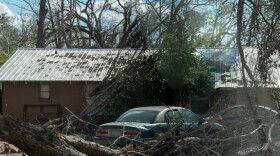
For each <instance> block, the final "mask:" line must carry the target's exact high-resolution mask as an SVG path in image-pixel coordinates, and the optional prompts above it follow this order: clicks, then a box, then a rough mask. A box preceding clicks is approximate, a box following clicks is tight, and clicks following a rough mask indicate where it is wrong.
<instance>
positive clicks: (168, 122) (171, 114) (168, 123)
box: [158, 109, 183, 133]
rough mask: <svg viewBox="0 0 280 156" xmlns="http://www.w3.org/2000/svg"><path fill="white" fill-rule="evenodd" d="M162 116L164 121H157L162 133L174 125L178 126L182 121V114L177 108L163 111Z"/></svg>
mask: <svg viewBox="0 0 280 156" xmlns="http://www.w3.org/2000/svg"><path fill="white" fill-rule="evenodd" d="M163 117H164V122H163V123H158V126H159V127H160V131H161V132H163V133H166V132H167V131H169V130H170V129H174V127H175V126H176V127H178V126H179V125H181V124H182V123H183V119H182V115H181V112H180V111H179V109H170V110H168V111H166V112H165V113H164V115H163ZM176 129H178V128H176ZM175 131H178V130H175Z"/></svg>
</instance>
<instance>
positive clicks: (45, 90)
mask: <svg viewBox="0 0 280 156" xmlns="http://www.w3.org/2000/svg"><path fill="white" fill-rule="evenodd" d="M40 98H41V99H49V98H50V86H49V85H47V84H41V86H40Z"/></svg>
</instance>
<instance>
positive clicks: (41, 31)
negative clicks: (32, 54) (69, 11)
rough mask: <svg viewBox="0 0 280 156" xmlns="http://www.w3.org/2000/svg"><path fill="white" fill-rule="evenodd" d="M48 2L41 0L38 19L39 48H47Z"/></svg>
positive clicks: (37, 43) (37, 44) (37, 45)
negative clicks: (46, 23)
mask: <svg viewBox="0 0 280 156" xmlns="http://www.w3.org/2000/svg"><path fill="white" fill-rule="evenodd" d="M46 2H47V1H46V0H41V1H40V10H39V20H38V21H37V25H38V31H37V42H36V47H37V48H45V19H46V15H47V13H48V9H47V8H46Z"/></svg>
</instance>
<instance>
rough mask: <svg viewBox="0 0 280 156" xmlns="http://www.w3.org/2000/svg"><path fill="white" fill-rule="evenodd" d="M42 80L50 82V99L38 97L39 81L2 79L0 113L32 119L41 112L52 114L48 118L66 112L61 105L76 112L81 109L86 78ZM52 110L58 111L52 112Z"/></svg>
mask: <svg viewBox="0 0 280 156" xmlns="http://www.w3.org/2000/svg"><path fill="white" fill-rule="evenodd" d="M43 84H49V87H50V89H49V93H50V98H49V99H40V82H27V83H24V82H4V83H3V95H2V97H3V98H2V111H3V112H2V113H3V114H4V115H14V116H15V117H17V118H19V119H26V120H31V119H32V118H34V117H36V116H38V115H39V114H40V113H41V114H52V115H50V116H48V117H50V118H55V117H56V115H58V116H61V115H66V114H69V113H68V112H67V111H66V110H65V109H64V107H67V108H68V109H69V110H71V111H72V112H73V113H75V114H79V113H80V112H81V110H82V109H83V103H84V101H85V98H84V97H85V82H72V83H70V82H49V83H43ZM24 105H25V106H24ZM57 106H59V107H57ZM57 111H59V112H57ZM54 113H57V114H56V115H54Z"/></svg>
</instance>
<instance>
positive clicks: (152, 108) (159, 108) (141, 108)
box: [129, 106, 183, 111]
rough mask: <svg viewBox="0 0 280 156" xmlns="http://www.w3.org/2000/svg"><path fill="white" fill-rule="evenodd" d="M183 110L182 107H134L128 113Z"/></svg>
mask: <svg viewBox="0 0 280 156" xmlns="http://www.w3.org/2000/svg"><path fill="white" fill-rule="evenodd" d="M176 108H177V109H183V107H177V106H147V107H136V108H132V109H130V110H129V111H135V110H151V111H163V110H165V109H176Z"/></svg>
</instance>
